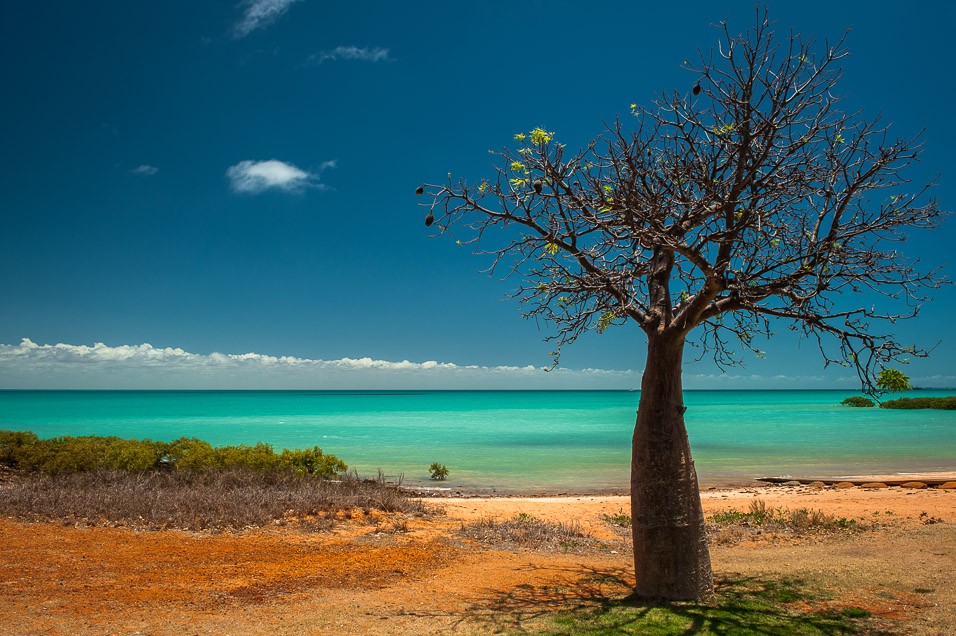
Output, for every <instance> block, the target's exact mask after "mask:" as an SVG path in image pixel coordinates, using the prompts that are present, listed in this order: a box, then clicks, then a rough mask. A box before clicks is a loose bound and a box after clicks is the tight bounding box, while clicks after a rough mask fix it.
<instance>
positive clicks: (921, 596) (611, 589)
mask: <svg viewBox="0 0 956 636" xmlns="http://www.w3.org/2000/svg"><path fill="white" fill-rule="evenodd" d="M949 475H951V476H953V477H954V480H956V473H949ZM909 477H912V478H913V480H914V481H916V480H918V478H919V476H918V475H910V476H909ZM927 478H929V477H928V476H927ZM757 500H759V501H762V502H764V503H765V504H766V505H767V506H768V507H782V508H787V509H798V508H810V509H814V510H820V511H822V512H824V513H828V514H831V515H835V516H839V517H846V518H849V519H854V520H857V521H858V522H859V523H860V524H863V525H865V526H866V528H867V529H865V530H863V531H860V532H854V533H849V534H839V533H838V534H834V535H828V536H813V537H789V536H785V535H779V536H774V535H755V536H752V537H749V538H747V539H746V540H743V541H737V542H731V543H726V544H725V543H721V542H715V544H714V545H713V546H712V549H711V552H712V558H713V563H714V570H715V575H716V576H717V578H718V579H721V578H722V577H758V578H760V577H769V578H770V579H785V578H786V579H788V578H797V579H800V580H803V581H805V582H806V583H807V584H808V585H811V586H813V587H815V588H818V589H822V590H825V591H826V592H827V593H828V596H829V600H827V601H826V602H825V603H826V604H827V606H832V607H837V608H839V607H851V606H852V607H861V608H864V609H866V610H868V611H870V612H872V614H873V616H874V620H876V621H879V625H880V627H881V628H883V629H886V630H888V631H889V632H890V633H917V634H943V633H946V630H947V629H949V627H948V626H950V625H953V624H956V586H953V585H952V573H953V572H954V571H956V547H954V546H956V490H941V489H904V488H885V489H877V490H874V489H864V488H845V489H836V488H813V487H809V486H799V487H796V486H754V487H746V488H735V489H714V490H706V491H704V492H703V493H702V501H703V505H704V510H705V514H707V515H708V516H710V515H712V514H714V513H715V512H722V511H727V510H731V509H734V510H740V511H746V510H747V509H748V507H749V506H750V505H751V502H753V501H757ZM430 503H431V504H432V505H433V506H434V507H435V508H438V509H441V510H443V511H444V514H434V515H430V516H427V517H407V518H403V519H397V518H396V517H395V516H394V515H380V514H377V513H372V515H371V517H369V518H364V517H362V516H361V515H358V516H356V517H355V518H353V519H351V520H344V521H342V522H341V523H339V524H338V525H336V526H335V528H334V529H333V530H332V531H331V532H327V533H309V532H303V531H302V530H301V529H294V528H291V527H278V526H277V527H275V528H265V529H257V530H249V531H246V532H240V533H222V534H202V533H190V532H179V531H155V532H136V531H131V530H128V529H123V528H110V527H75V526H71V525H64V524H61V523H24V522H18V521H13V520H0V585H2V588H3V589H2V594H0V625H3V626H4V628H3V629H5V630H7V632H6V633H11V634H64V635H65V634H116V633H121V634H136V633H140V634H156V635H162V634H170V635H172V634H176V635H177V636H178V635H180V634H231V635H233V636H239V635H246V634H261V633H270V634H279V635H283V634H288V635H292V634H295V635H297V636H298V635H300V634H327V633H345V632H347V633H351V634H487V633H492V632H495V631H505V632H508V631H511V632H518V633H520V632H521V631H533V630H534V629H535V628H540V627H541V626H542V625H545V624H547V623H546V621H547V618H548V617H547V614H549V613H551V612H555V611H558V610H561V609H566V608H571V607H580V606H582V605H587V604H589V603H593V604H596V603H599V602H600V600H601V599H605V598H622V597H624V596H626V595H627V584H628V582H629V581H630V580H631V574H630V572H631V568H632V566H631V555H630V551H629V548H628V542H627V541H626V539H625V535H626V533H627V531H626V530H622V529H621V528H617V527H614V526H613V525H611V524H609V523H608V522H607V520H606V518H605V516H614V515H617V514H619V513H626V512H627V510H628V506H629V501H628V498H627V497H625V496H620V495H614V496H610V495H609V496H572V497H496V498H480V497H475V498H446V499H433V500H430ZM522 513H523V514H525V515H533V516H534V517H536V518H540V519H545V520H553V521H562V522H574V523H578V524H580V526H581V527H582V528H583V529H585V530H586V531H588V532H589V533H590V534H591V535H592V537H593V538H594V540H595V541H596V542H597V543H594V544H591V546H590V547H585V548H581V549H571V550H556V549H550V550H549V549H534V548H526V547H515V546H511V547H509V546H488V545H481V544H478V543H477V542H475V541H472V540H469V539H465V538H463V537H462V536H461V535H460V534H459V533H458V529H459V528H460V527H461V525H462V524H463V523H466V524H467V523H470V522H473V521H476V520H479V519H487V518H489V517H495V518H498V519H501V520H504V519H507V518H511V517H514V516H515V515H518V514H522Z"/></svg>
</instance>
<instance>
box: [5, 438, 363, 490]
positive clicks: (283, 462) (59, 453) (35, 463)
mask: <svg viewBox="0 0 956 636" xmlns="http://www.w3.org/2000/svg"><path fill="white" fill-rule="evenodd" d="M0 465H4V466H8V467H10V468H18V469H21V470H24V471H27V472H39V473H45V474H51V475H53V474H68V473H78V472H87V471H91V470H118V471H125V472H142V471H148V470H219V469H224V468H248V469H252V470H259V471H287V472H290V473H295V474H299V475H310V476H314V477H321V478H331V477H335V476H337V475H340V474H342V473H344V472H345V471H346V470H347V469H348V466H347V465H346V464H345V462H343V461H342V460H341V459H339V458H338V457H336V456H335V455H326V454H325V453H323V452H322V449H321V448H319V447H318V446H314V447H312V448H306V449H295V450H289V449H284V450H283V451H282V452H281V453H276V452H275V450H273V448H272V446H270V445H269V444H264V443H261V442H260V443H258V444H255V445H246V444H240V445H235V446H220V447H214V446H212V444H210V443H208V442H205V441H203V440H200V439H196V438H186V437H182V438H179V439H177V440H174V441H172V442H154V441H152V440H148V439H147V440H130V439H121V438H119V437H112V436H111V437H100V436H94V435H89V436H80V437H71V436H62V437H52V438H49V439H40V438H39V437H37V435H36V434H35V433H32V432H30V431H0Z"/></svg>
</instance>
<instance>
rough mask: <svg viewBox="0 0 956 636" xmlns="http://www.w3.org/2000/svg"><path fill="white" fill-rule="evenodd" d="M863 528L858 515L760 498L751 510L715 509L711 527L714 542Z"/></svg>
mask: <svg viewBox="0 0 956 636" xmlns="http://www.w3.org/2000/svg"><path fill="white" fill-rule="evenodd" d="M863 528H864V526H863V525H862V524H861V523H859V522H858V521H856V520H854V519H847V518H846V517H836V516H834V515H830V514H827V513H825V512H822V511H820V510H811V509H809V508H798V509H796V510H789V509H786V508H770V507H768V506H767V504H766V502H764V501H763V500H761V499H757V500H755V501H752V502H751V503H750V509H749V510H748V511H747V512H741V511H739V510H727V511H725V512H718V513H715V514H714V515H712V516H711V517H710V524H709V527H708V531H709V535H710V538H711V541H712V542H713V543H717V544H728V543H735V542H737V541H740V540H743V539H747V538H752V537H753V536H755V535H770V536H777V535H785V536H791V537H800V536H809V535H821V534H834V533H838V532H853V531H857V530H861V529H863Z"/></svg>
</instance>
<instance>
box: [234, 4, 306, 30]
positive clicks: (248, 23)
mask: <svg viewBox="0 0 956 636" xmlns="http://www.w3.org/2000/svg"><path fill="white" fill-rule="evenodd" d="M298 1H299V0H243V2H241V3H240V4H239V6H240V7H243V8H244V10H243V12H242V17H241V18H240V19H239V21H238V22H236V24H235V25H234V26H233V35H235V37H237V38H243V37H246V36H247V35H249V34H250V33H252V32H253V31H255V30H256V29H261V28H264V27H267V26H269V25H270V24H272V23H273V22H275V21H276V20H278V19H279V18H281V17H282V14H284V13H285V12H286V11H288V10H289V7H290V6H291V5H292V4H293V3H295V2H298Z"/></svg>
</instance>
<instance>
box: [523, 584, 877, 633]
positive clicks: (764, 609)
mask: <svg viewBox="0 0 956 636" xmlns="http://www.w3.org/2000/svg"><path fill="white" fill-rule="evenodd" d="M826 598H827V597H826V596H825V595H824V594H821V593H819V592H816V591H813V590H809V589H807V588H806V587H805V585H804V584H803V583H802V582H801V581H799V580H784V581H764V580H759V579H746V578H744V579H725V580H722V581H720V582H719V583H718V585H717V589H716V593H715V595H714V596H713V597H712V598H711V599H709V600H708V601H706V602H702V603H690V602H686V603H650V602H646V601H640V600H636V599H633V598H627V599H620V600H606V601H604V602H603V603H601V604H599V605H598V606H597V607H586V608H583V609H579V610H575V611H571V612H565V613H560V614H556V615H555V616H554V617H553V618H552V619H551V622H552V624H551V626H549V627H547V628H545V629H544V630H541V631H538V632H534V633H538V634H554V635H557V634H568V635H570V634H581V635H604V634H608V635H610V634H641V635H642V636H671V635H675V636H676V635H678V634H703V635H707V634H712V635H717V634H733V635H735V636H747V635H761V636H769V635H780V636H817V635H819V636H822V635H824V634H862V633H872V632H867V631H865V630H866V628H867V625H866V622H867V619H868V618H869V617H870V613H869V612H867V611H866V610H863V609H861V608H857V607H847V608H844V609H842V610H838V611H834V610H821V609H814V603H816V602H819V601H821V600H824V599H826Z"/></svg>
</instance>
